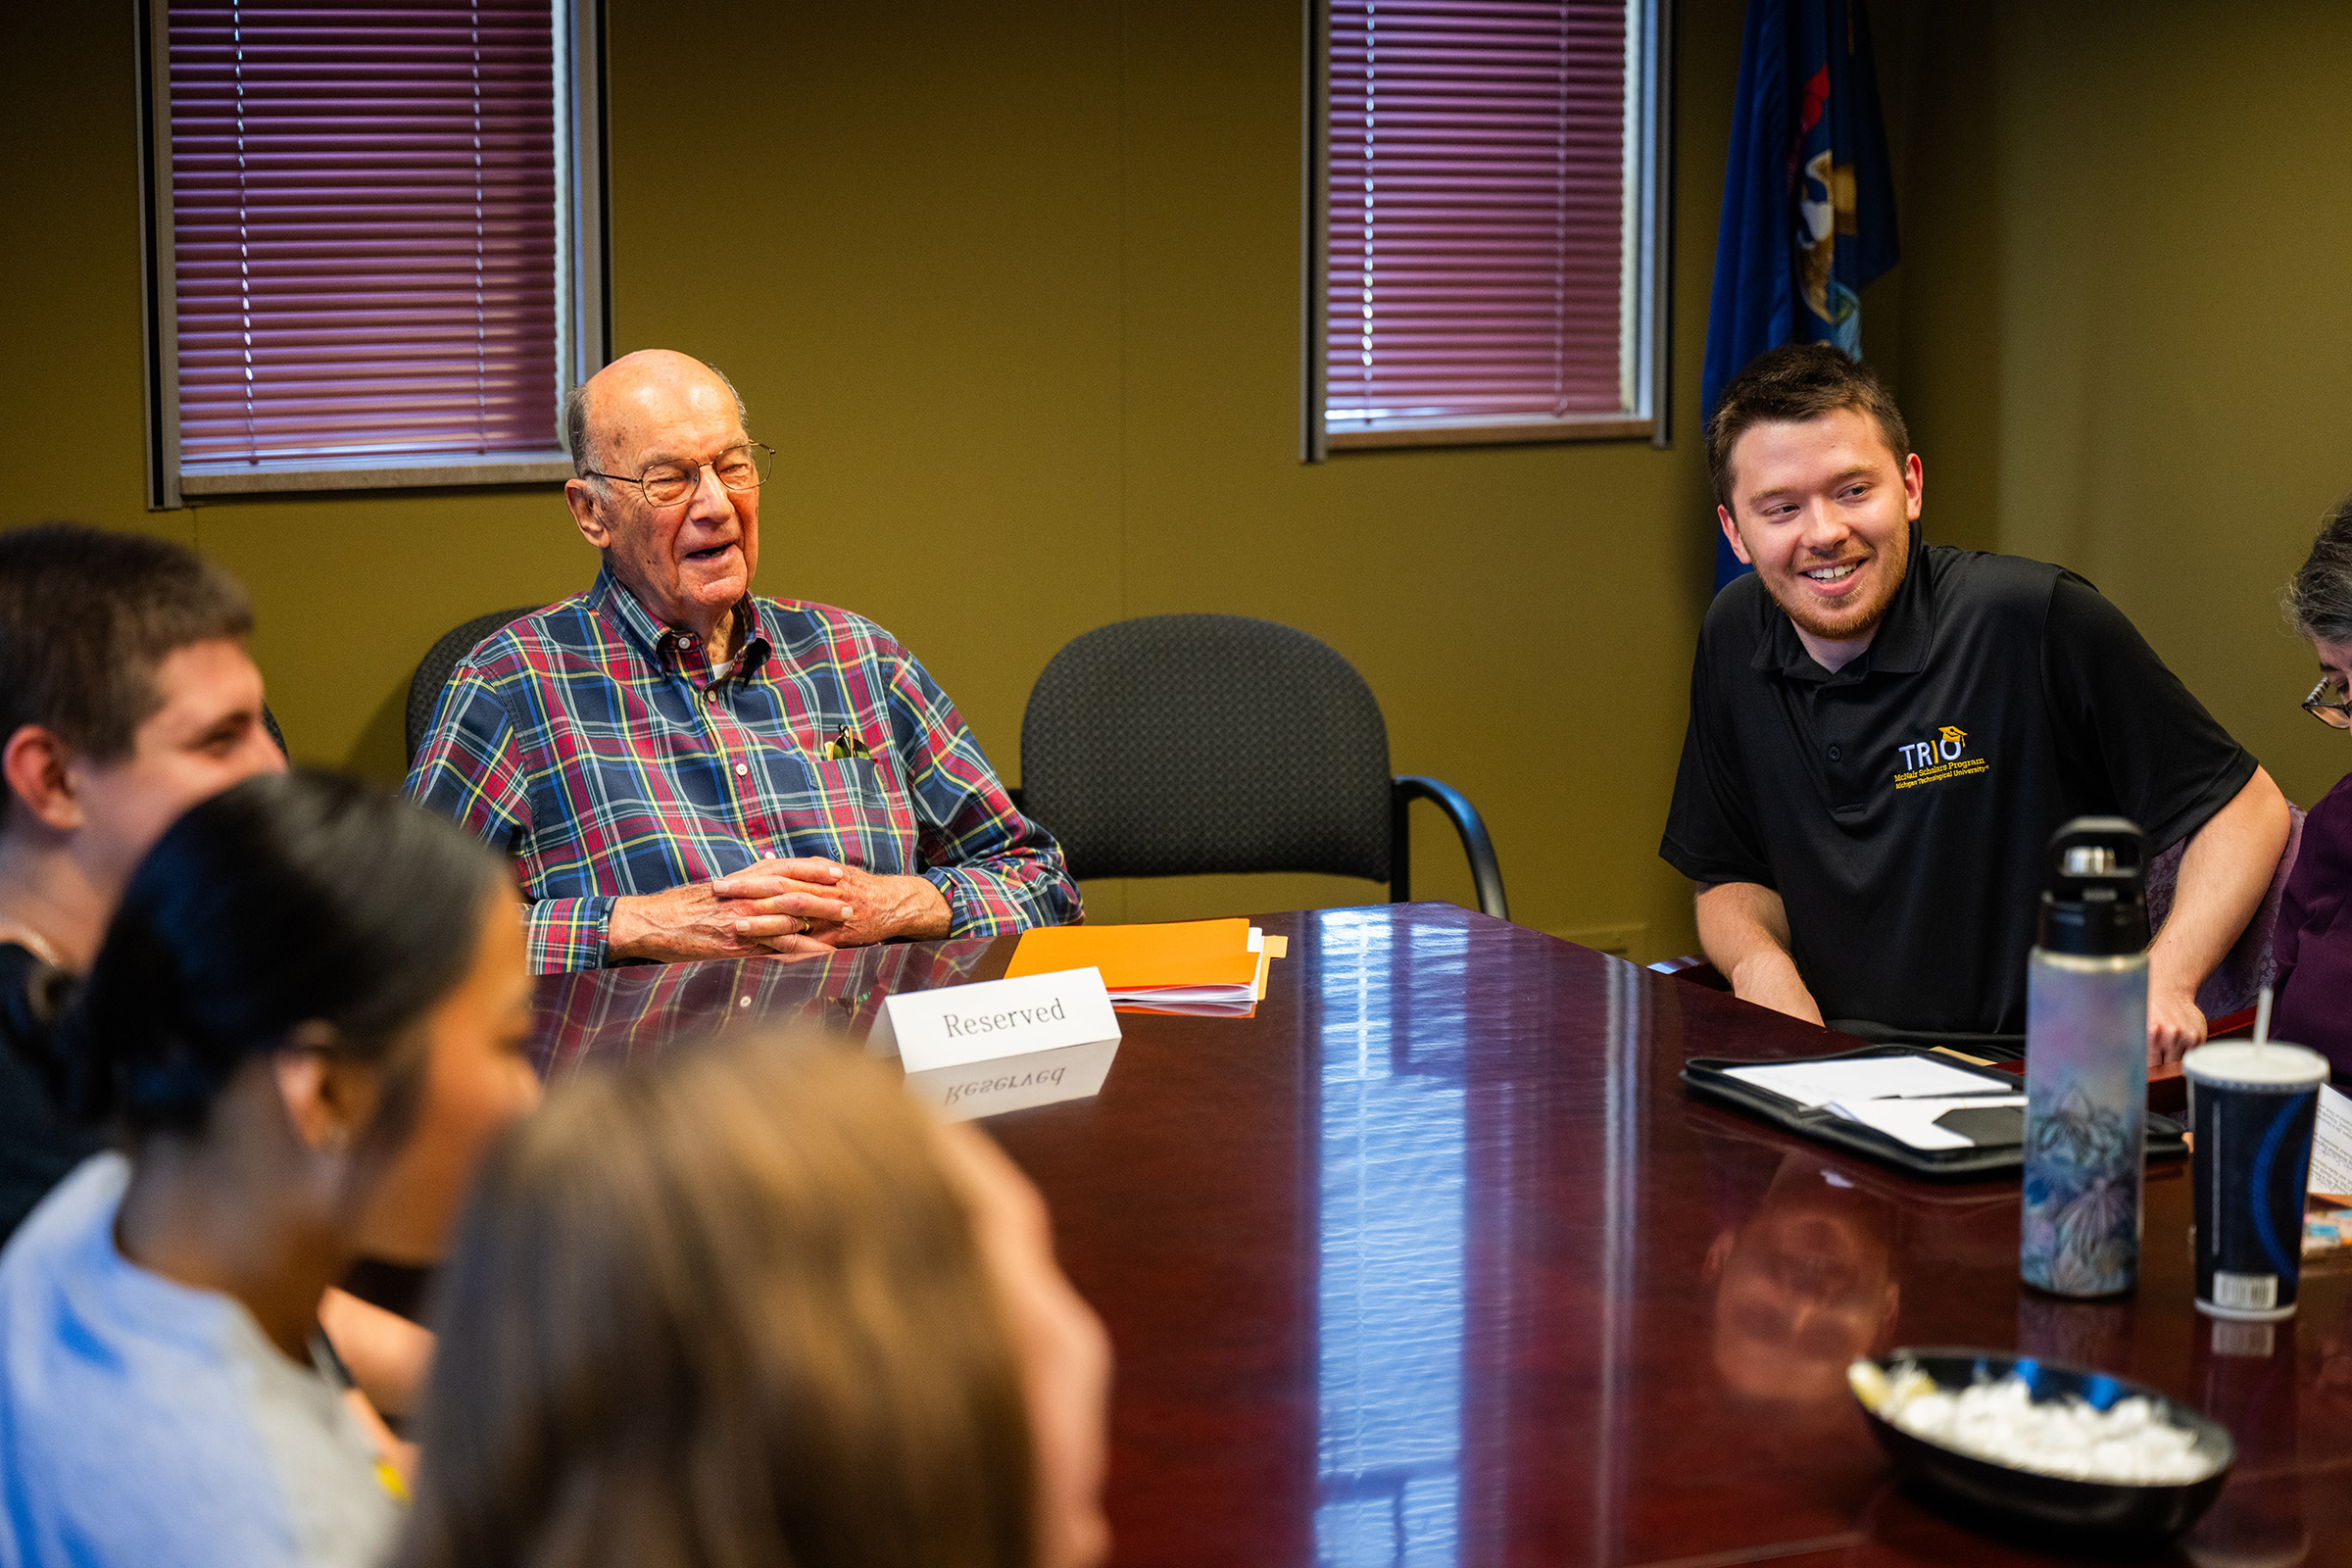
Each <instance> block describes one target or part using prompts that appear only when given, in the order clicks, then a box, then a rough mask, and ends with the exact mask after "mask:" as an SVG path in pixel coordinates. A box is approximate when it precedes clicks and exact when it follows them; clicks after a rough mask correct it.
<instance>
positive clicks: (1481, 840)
mask: <svg viewBox="0 0 2352 1568" xmlns="http://www.w3.org/2000/svg"><path fill="white" fill-rule="evenodd" d="M1389 784H1390V793H1389V823H1390V827H1389V898H1390V899H1391V900H1392V901H1393V902H1395V903H1397V904H1404V903H1408V902H1410V901H1411V899H1412V896H1413V867H1412V838H1411V835H1410V833H1409V832H1408V830H1407V828H1406V826H1405V809H1406V808H1407V807H1409V806H1411V805H1412V803H1413V802H1415V801H1435V802H1436V803H1437V804H1438V807H1439V809H1442V810H1443V811H1445V813H1446V816H1447V818H1448V819H1450V820H1451V821H1452V823H1453V830H1454V832H1456V833H1458V834H1460V835H1461V839H1462V853H1464V854H1465V855H1467V856H1469V857H1470V878H1471V880H1472V881H1473V882H1475V883H1477V885H1478V908H1479V912H1480V913H1481V914H1491V915H1493V916H1494V917H1495V919H1497V920H1508V919H1509V918H1510V917H1511V907H1510V904H1509V903H1508V901H1506V900H1505V899H1504V898H1503V895H1502V867H1501V866H1500V865H1499V864H1497V863H1496V862H1495V841H1494V840H1493V839H1491V838H1489V837H1488V836H1487V820H1486V818H1485V817H1483V816H1480V815H1479V814H1478V808H1477V807H1475V806H1472V805H1471V804H1470V799H1469V797H1468V796H1466V795H1464V794H1463V793H1462V792H1461V791H1460V790H1457V789H1455V788H1454V787H1453V786H1452V785H1450V784H1446V783H1442V782H1440V781H1439V780H1437V779H1434V778H1424V777H1422V776H1421V775H1419V774H1417V773H1399V774H1397V776H1396V777H1395V778H1393V779H1391V780H1390V781H1389Z"/></svg>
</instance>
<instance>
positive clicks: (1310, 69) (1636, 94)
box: [1299, 0, 1674, 463]
mask: <svg viewBox="0 0 2352 1568" xmlns="http://www.w3.org/2000/svg"><path fill="white" fill-rule="evenodd" d="M1305 10H1306V32H1305V53H1306V72H1305V100H1304V105H1303V107H1304V122H1305V129H1306V134H1305V135H1304V136H1303V137H1302V138H1301V140H1302V143H1303V152H1304V184H1305V193H1306V199H1305V201H1304V202H1303V203H1302V206H1303V208H1304V215H1305V221H1304V223H1303V225H1302V233H1301V235H1300V240H1301V244H1300V247H1299V252H1300V283H1301V293H1302V294H1303V295H1304V303H1305V310H1304V313H1303V329H1302V332H1301V344H1300V346H1301V349H1302V351H1303V352H1302V360H1303V374H1302V375H1301V377H1300V384H1301V387H1302V389H1303V396H1302V398H1301V400H1300V404H1301V407H1300V413H1301V415H1302V419H1301V424H1302V430H1301V438H1300V443H1299V448H1300V451H1299V456H1300V461H1302V462H1305V463H1321V462H1324V461H1325V460H1326V459H1328V458H1329V457H1331V456H1332V455H1333V454H1334V453H1342V452H1362V451H1381V450H1395V449H1397V448H1409V447H1453V446H1499V445H1506V444H1512V445H1518V444H1531V443H1557V442H1571V441H1632V440H1646V441H1648V442H1649V444H1650V445H1651V446H1653V447H1666V446H1670V445H1672V440H1671V436H1672V431H1671V428H1670V425H1669V421H1668V417H1667V415H1668V409H1669V407H1670V391H1671V388H1670V385H1669V368H1670V365H1671V359H1670V352H1671V348H1672V341H1673V339H1672V331H1671V327H1672V321H1671V318H1670V312H1669V303H1670V299H1671V293H1672V287H1671V285H1672V280H1673V261H1674V256H1673V251H1674V227H1673V192H1674V140H1673V125H1674V116H1673V82H1674V70H1673V64H1674V59H1673V51H1674V0H1626V11H1627V27H1626V41H1627V51H1626V52H1627V56H1628V61H1627V73H1626V74H1627V98H1628V106H1627V115H1626V120H1627V124H1626V138H1625V147H1626V165H1627V174H1626V188H1627V191H1628V195H1629V206H1630V207H1631V209H1632V211H1631V212H1630V213H1629V216H1628V219H1627V223H1626V228H1627V240H1628V243H1627V245H1626V248H1625V284H1626V288H1625V293H1624V294H1623V296H1622V297H1621V304H1620V311H1621V313H1622V317H1623V319H1624V321H1625V323H1626V325H1625V330H1624V335H1623V338H1622V339H1621V345H1622V346H1621V348H1620V350H1619V353H1620V356H1621V361H1620V365H1621V371H1622V368H1623V357H1624V356H1625V355H1627V354H1628V353H1629V351H1630V355H1631V358H1632V361H1633V365H1632V375H1631V381H1632V392H1633V397H1632V403H1631V407H1630V408H1629V409H1627V410H1626V411H1625V412H1623V413H1617V414H1587V415H1572V416H1569V417H1565V418H1557V419H1553V418H1526V417H1492V416H1457V417H1428V418H1423V419H1416V420H1412V421H1410V422H1402V421H1400V422H1397V423H1391V424H1385V425H1381V426H1378V427H1375V428H1371V429H1345V430H1336V431H1335V430H1332V429H1329V428H1328V427H1327V425H1326V422H1325V418H1324V397H1325V391H1326V387H1325V371H1324V355H1325V353H1326V352H1327V345H1326V343H1325V329H1326V325H1327V321H1328V317H1327V300H1328V288H1327V278H1328V276H1329V272H1330V235H1331V228H1330V221H1331V159H1330V152H1331V5H1330V0H1308V4H1307V6H1306V8H1305Z"/></svg>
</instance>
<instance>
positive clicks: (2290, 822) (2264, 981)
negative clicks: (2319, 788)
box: [2147, 801, 2303, 1018]
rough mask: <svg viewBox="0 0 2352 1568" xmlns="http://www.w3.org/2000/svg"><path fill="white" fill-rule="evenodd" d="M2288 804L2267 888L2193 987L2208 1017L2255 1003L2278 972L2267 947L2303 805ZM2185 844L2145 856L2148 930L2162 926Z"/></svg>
mask: <svg viewBox="0 0 2352 1568" xmlns="http://www.w3.org/2000/svg"><path fill="white" fill-rule="evenodd" d="M2286 810H2287V828H2286V848H2285V849H2284V850H2282V851H2280V852H2279V855H2278V866H2277V867H2276V868H2275V869H2274V870H2273V871H2272V873H2271V885H2270V888H2269V889H2268V891H2266V892H2265V893H2264V894H2263V896H2262V903H2261V904H2260V905H2258V906H2257V907H2255V910H2254V917H2253V918H2252V919H2251V920H2248V921H2247V922H2246V929H2245V930H2244V931H2242V932H2241V933H2239V935H2238V939H2237V941H2236V943H2235V944H2234V945H2233V946H2232V947H2231V948H2230V949H2229V953H2228V954H2227V955H2226V956H2224V957H2223V958H2222V961H2221V962H2220V963H2218V964H2216V965H2215V966H2214V970H2213V973H2212V974H2210V975H2208V976H2206V978H2205V983H2204V984H2203V985H2201V986H2199V987H2198V988H2197V1007H2198V1010H2199V1011H2201V1012H2203V1013H2204V1014H2205V1016H2206V1017H2208V1018H2221V1017H2226V1016H2228V1015H2229V1014H2230V1013H2233V1012H2242V1011H2244V1010H2245V1009H2246V1008H2248V1007H2251V1006H2253V1005H2254V1004H2255V1003H2256V1002H2257V1001H2258V1000H2260V998H2261V996H2262V988H2263V987H2264V986H2267V985H2269V984H2270V983H2271V982H2272V981H2274V980H2276V979H2277V978H2278V956H2277V955H2275V954H2274V953H2272V951H2271V946H2272V943H2273V942H2274V940H2275V939H2276V938H2277V936H2278V901H2279V900H2280V899H2281V898H2283V897H2284V896H2285V894H2286V877H2287V873H2288V872H2290V871H2292V870H2293V869H2294V868H2295V856H2296V854H2297V853H2298V852H2299V851H2300V850H2301V849H2302V848H2303V808H2301V807H2300V806H2297V805H2296V804H2295V803H2294V802H2292V801H2289V802H2287V803H2286ZM2187 848H2188V840H2186V839H2182V840H2181V841H2180V843H2178V844H2176V845H2174V846H2173V847H2172V848H2171V849H2169V850H2167V851H2165V852H2164V853H2163V854H2162V855H2159V856H2158V857H2156V858H2155V859H2153V860H2151V861H2149V862H2148V877H2147V888H2148V929H2149V930H2150V931H2151V932H2153V931H2159V930H2162V929H2163V927H2164V922H2165V917H2166V916H2168V915H2170V914H2171V913H2172V912H2173V894H2174V893H2175V891H2176V890H2177V889H2178V888H2179V886H2180V858H2181V856H2182V855H2183V854H2184V853H2185V852H2186V850H2187Z"/></svg>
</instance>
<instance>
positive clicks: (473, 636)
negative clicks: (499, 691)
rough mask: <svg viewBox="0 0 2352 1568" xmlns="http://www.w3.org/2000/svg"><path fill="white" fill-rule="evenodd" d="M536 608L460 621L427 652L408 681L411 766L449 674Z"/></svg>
mask: <svg viewBox="0 0 2352 1568" xmlns="http://www.w3.org/2000/svg"><path fill="white" fill-rule="evenodd" d="M538 608H539V607H538V606H537V605H524V606H522V607H521V608H519V609H516V610H500V611H494V612H492V613H489V614H487V615H476V616H474V617H473V618H472V619H471V620H467V621H462V622H460V623H459V624H458V625H456V626H454V627H452V628H451V629H450V630H448V631H446V632H444V633H442V634H441V637H440V638H439V640H437V641H436V642H435V643H434V644H433V646H432V647H431V648H430V649H428V650H426V652H425V656H424V658H423V660H421V661H420V662H418V663H417V673H416V674H415V675H413V676H411V677H410V679H409V721H408V739H409V761H410V762H411V763H412V764H414V763H415V762H416V760H417V753H418V752H419V751H421V750H422V749H423V747H424V732H425V730H426V728H427V727H428V726H429V725H430V724H431V723H432V721H433V710H434V709H435V708H436V707H438V706H439V705H440V702H441V688H442V687H444V686H446V685H448V684H449V677H450V672H451V671H453V670H455V669H456V668H457V667H458V662H459V661H461V660H463V659H464V658H465V657H466V655H467V654H470V653H472V652H473V651H474V649H475V648H477V647H479V646H480V644H481V641H482V639H483V638H485V637H487V636H489V635H490V634H491V633H492V632H494V631H497V630H498V629H499V628H500V627H502V626H504V625H506V624H507V622H509V621H511V620H520V619H521V618H522V617H523V616H525V615H527V614H529V613H531V612H532V611H534V610H537V609H538Z"/></svg>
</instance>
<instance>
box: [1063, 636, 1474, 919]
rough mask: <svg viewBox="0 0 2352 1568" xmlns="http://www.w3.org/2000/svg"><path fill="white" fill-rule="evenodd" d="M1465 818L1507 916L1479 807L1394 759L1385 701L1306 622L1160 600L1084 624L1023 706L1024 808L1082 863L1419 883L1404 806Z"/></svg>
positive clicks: (1102, 870) (1459, 827)
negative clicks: (1159, 606)
mask: <svg viewBox="0 0 2352 1568" xmlns="http://www.w3.org/2000/svg"><path fill="white" fill-rule="evenodd" d="M1415 800H1429V801H1435V802H1436V803H1437V804H1438V805H1439V806H1440V807H1441V808H1442V809H1444V810H1445V812H1446V815H1447V816H1448V817H1450V818H1451V819H1452V821H1453V826H1454V830H1455V831H1456V832H1457V833H1459V834H1460V835H1461V839H1462V848H1463V850H1464V851H1466V852H1467V853H1468V855H1469V857H1470V872H1471V875H1472V877H1473V878H1475V879H1476V881H1477V884H1478V907H1479V908H1480V909H1482V910H1484V911H1485V912H1486V913H1488V914H1491V915H1494V916H1495V918H1496V919H1501V920H1507V919H1509V918H1510V910H1509V906H1508V905H1507V904H1506V903H1505V902H1504V899H1503V893H1502V871H1501V868H1500V867H1499V866H1498V865H1496V864H1495V846H1494V844H1493V842H1492V841H1491V840H1490V839H1489V838H1488V837H1487V825H1486V823H1485V821H1484V820H1482V819H1481V818H1480V816H1479V814H1478V809H1477V808H1475V807H1473V806H1472V805H1471V804H1470V803H1469V801H1467V800H1466V799H1464V798H1463V797H1462V795H1461V793H1460V792H1459V791H1457V790H1454V789H1452V788H1451V787H1449V786H1447V785H1445V784H1441V783H1440V782H1438V781H1437V780H1436V779H1434V778H1420V777H1415V776H1411V775H1404V776H1399V777H1396V778H1392V777H1390V775H1389V731H1388V726H1387V725H1386V724H1385V723H1383V722H1382V721H1381V716H1380V704H1379V703H1377V702H1375V701H1374V700H1373V697H1372V689H1371V688H1370V687H1368V686H1366V685H1365V684H1364V679H1363V677H1362V676H1361V675H1358V674H1357V673H1356V672H1355V668H1354V666H1353V665H1351V664H1349V663H1348V661H1347V660H1345V659H1342V658H1341V657H1340V656H1339V655H1338V654H1337V653H1336V652H1334V651H1333V650H1332V649H1330V648H1329V647H1327V646H1325V645H1324V644H1322V643H1320V642H1317V641H1316V640H1315V639H1314V638H1312V637H1309V636H1308V635H1307V634H1306V633H1304V632H1302V631H1295V630H1293V629H1292V628H1291V627H1288V626H1279V625H1276V624H1275V623H1274V622H1272V621H1269V620H1252V619H1250V618H1248V617H1245V616H1241V615H1152V616H1147V617H1145V618H1144V619H1141V620H1122V621H1119V622H1116V623H1115V624H1112V625H1109V626H1103V627H1101V628H1100V629H1098V630H1095V631H1090V632H1088V633H1087V634H1086V635H1085V636H1083V637H1080V638H1078V639H1077V640H1076V641H1074V642H1072V643H1071V644H1070V645H1069V646H1068V647H1066V648H1064V649H1063V650H1062V651H1061V652H1060V653H1058V654H1055V655H1054V659H1053V662H1051V663H1049V664H1047V665H1046V669H1045V673H1044V674H1042V675H1040V676H1038V678H1037V685H1036V687H1035V688H1034V689H1033V690H1032V691H1031V692H1030V693H1029V707H1028V710H1027V711H1026V712H1024V713H1023V714H1022V716H1021V790H1020V801H1021V808H1022V809H1023V810H1024V811H1025V812H1026V813H1027V814H1028V815H1029V816H1031V817H1032V818H1034V819H1035V820H1037V821H1038V822H1040V823H1042V824H1044V825H1045V826H1046V827H1047V828H1049V829H1050V830H1052V832H1053V834H1054V837H1055V838H1057V839H1059V840H1060V841H1061V848H1062V853H1063V854H1064V855H1065V856H1067V857H1068V859H1069V865H1070V874H1071V875H1073V876H1079V877H1100V876H1192V875H1198V874H1201V873H1204V872H1215V871H1325V872H1331V873H1334V874H1336V875H1340V876H1359V877H1368V878H1370V879H1371V880H1373V881H1376V882H1386V883H1388V884H1389V897H1390V898H1391V899H1392V900H1394V901H1396V902H1397V903H1403V902H1404V901H1406V900H1408V899H1410V898H1411V897H1412V856H1411V853H1410V845H1409V842H1408V838H1407V823H1406V816H1405V809H1406V808H1407V807H1408V806H1409V805H1410V804H1411V803H1412V802H1413V801H1415Z"/></svg>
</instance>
